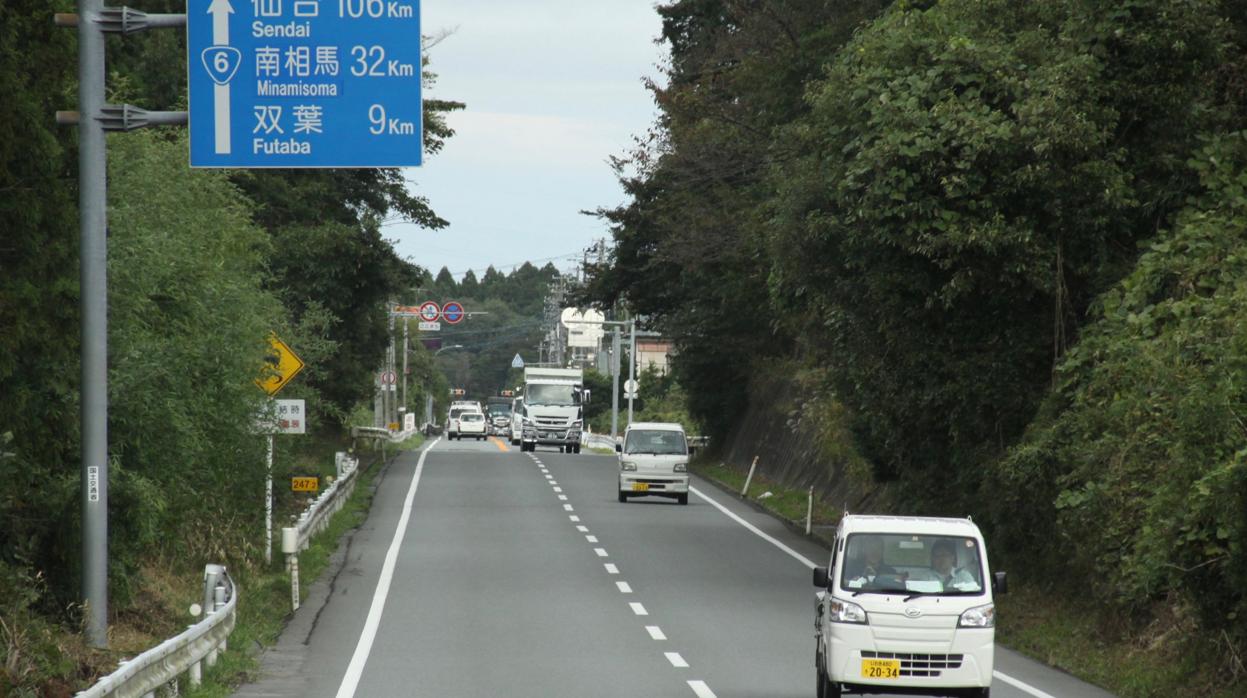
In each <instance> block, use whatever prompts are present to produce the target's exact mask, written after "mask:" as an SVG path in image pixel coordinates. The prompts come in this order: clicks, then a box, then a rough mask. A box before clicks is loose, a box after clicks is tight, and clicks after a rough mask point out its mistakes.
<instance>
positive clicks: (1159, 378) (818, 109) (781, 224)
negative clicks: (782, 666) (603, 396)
mask: <svg viewBox="0 0 1247 698" xmlns="http://www.w3.org/2000/svg"><path fill="white" fill-rule="evenodd" d="M658 11H659V13H660V14H661V16H662V19H663V32H662V37H661V39H662V42H663V43H664V44H665V46H666V47H667V48H669V49H670V52H671V56H670V62H669V63H667V64H664V66H663V67H662V72H663V75H662V76H661V79H655V80H654V82H653V83H652V85H651V87H652V92H653V94H654V97H655V100H656V102H657V104H658V107H659V109H660V115H659V117H658V120H657V122H656V123H655V125H654V127H653V129H652V130H651V132H649V133H648V134H645V135H643V136H642V137H641V138H640V139H639V145H638V147H637V149H636V150H635V151H634V152H632V153H629V154H627V155H626V156H624V157H621V158H620V159H619V160H618V161H617V166H618V171H619V175H620V181H621V182H622V184H623V186H624V187H625V188H626V190H627V193H628V195H629V200H628V201H627V202H626V203H625V204H624V205H622V206H619V207H617V208H610V209H603V210H601V211H599V212H598V213H599V215H600V216H601V217H603V218H604V219H605V220H606V221H607V222H608V223H610V224H611V226H612V228H613V236H614V243H615V244H614V249H613V251H612V254H611V257H610V258H609V259H608V260H607V261H606V262H605V263H604V264H601V265H598V266H597V267H596V268H594V269H592V273H591V274H590V279H589V282H588V284H587V286H586V288H585V289H584V291H583V298H584V300H585V301H586V302H594V303H597V304H598V305H599V306H600V307H612V306H616V305H618V304H624V305H626V306H627V307H628V308H630V309H631V310H632V311H633V312H634V313H637V314H638V315H640V316H642V317H644V318H646V319H647V321H648V323H649V325H650V326H651V327H652V328H655V329H659V330H661V331H663V332H664V333H665V334H667V335H669V336H671V337H673V338H674V339H675V341H676V344H677V355H676V357H675V371H676V377H677V379H678V382H679V384H680V386H681V388H682V389H683V390H684V391H686V393H687V404H688V408H689V412H690V415H691V417H692V418H693V419H695V420H698V421H699V422H700V423H701V424H702V425H704V428H705V430H706V432H707V433H708V434H709V435H710V436H712V437H713V438H714V439H715V443H717V444H718V445H719V446H720V448H721V449H723V450H724V451H726V450H727V449H729V448H730V447H731V445H732V444H733V443H736V442H737V439H735V438H734V437H736V436H738V435H740V434H741V433H742V429H745V428H748V427H749V425H748V424H745V423H744V418H745V416H746V415H747V414H750V415H756V414H757V413H758V412H759V410H761V409H763V408H767V407H768V406H770V407H773V408H774V409H777V410H790V411H791V413H792V417H791V419H789V420H788V424H787V425H786V426H785V429H787V430H790V431H792V432H793V433H797V432H800V434H801V435H802V436H801V438H803V439H805V440H807V441H809V442H811V443H815V444H816V445H817V449H816V450H820V451H823V452H824V455H822V456H820V457H818V458H812V459H811V460H812V462H811V465H809V466H808V467H807V469H806V475H805V477H804V480H803V481H802V482H796V481H795V480H793V481H789V482H787V483H786V484H787V485H788V486H791V487H796V488H797V489H801V488H803V487H804V486H806V485H808V484H818V485H819V487H820V489H821V490H822V491H823V492H824V493H825V494H826V495H827V496H828V497H833V496H835V495H836V493H837V492H840V491H843V490H844V489H845V488H850V489H854V490H855V491H862V490H865V491H867V492H874V493H876V494H875V495H874V496H871V497H866V498H863V499H864V501H867V502H868V506H867V509H868V510H874V511H885V510H886V511H892V512H901V513H914V514H957V515H964V514H967V513H971V514H973V515H974V518H975V520H976V521H978V522H979V523H980V525H981V526H983V527H984V529H985V533H986V535H987V536H988V539H989V540H991V541H992V543H993V551H994V553H995V554H994V559H995V561H996V562H997V563H998V564H1000V565H1001V566H1002V567H1006V568H1008V569H1009V570H1010V571H1011V572H1013V573H1014V575H1015V576H1014V579H1016V580H1019V581H1020V584H1018V587H1019V589H1020V590H1021V593H1019V594H1018V595H1017V596H1016V597H1014V598H1015V599H1019V600H1018V601H1003V602H1002V604H1003V605H1004V608H1005V610H1006V613H1003V614H1002V619H1004V620H1003V621H1002V622H1003V623H1004V625H1006V626H1008V630H1006V631H1004V632H1003V633H1002V637H1003V638H1005V639H1006V641H1010V642H1014V643H1015V644H1016V645H1017V646H1018V647H1020V648H1022V649H1024V650H1027V651H1030V652H1032V653H1033V654H1035V655H1036V656H1038V657H1039V658H1040V659H1045V660H1051V661H1053V662H1054V663H1057V664H1058V665H1060V666H1063V667H1064V668H1067V669H1069V670H1071V671H1073V672H1075V673H1077V674H1079V675H1081V676H1085V677H1087V678H1089V679H1091V680H1093V681H1096V682H1099V683H1102V684H1104V685H1107V686H1110V687H1113V688H1115V689H1117V690H1120V691H1121V692H1122V693H1123V694H1125V695H1136V696H1146V695H1164V694H1176V693H1180V694H1182V695H1218V693H1217V691H1218V690H1221V691H1223V692H1224V691H1226V690H1228V691H1230V692H1235V691H1237V692H1241V690H1242V687H1243V686H1244V684H1245V682H1247V668H1245V667H1244V664H1243V658H1244V657H1247V622H1244V614H1245V613H1247V593H1245V592H1244V589H1247V579H1245V578H1244V575H1247V550H1244V546H1245V545H1247V463H1245V462H1244V461H1245V458H1247V428H1245V427H1244V424H1245V423H1247V404H1244V394H1243V391H1242V385H1243V384H1244V380H1245V379H1247V375H1244V366H1247V363H1245V359H1247V343H1245V342H1244V336H1243V332H1244V328H1245V327H1247V315H1245V314H1244V313H1245V312H1247V311H1244V308H1245V307H1247V306H1245V305H1244V304H1243V300H1244V299H1243V297H1242V296H1243V289H1244V286H1243V281H1242V280H1243V278H1244V271H1245V270H1244V269H1242V268H1241V267H1242V260H1243V259H1244V258H1245V256H1244V244H1245V243H1244V240H1247V235H1245V233H1247V230H1244V224H1245V222H1247V214H1245V212H1247V206H1245V204H1247V201H1245V200H1244V194H1243V191H1244V186H1245V185H1247V147H1245V143H1247V140H1245V138H1247V136H1245V135H1244V132H1243V131H1242V128H1243V124H1244V123H1245V121H1244V116H1245V108H1247V17H1245V16H1244V15H1243V13H1242V12H1241V7H1239V3H1235V2H1230V1H1228V0H1197V1H1195V2H1184V3H1173V2H1170V1H1169V0H1129V1H1128V2H1121V1H1120V0H1091V1H1086V0H1054V1H1053V2H1030V3H1027V2H1012V1H1010V0H986V1H983V0H943V1H940V2H936V1H934V0H904V1H902V0H897V1H895V2H889V1H887V0H839V1H837V2H823V1H822V0H775V1H773V2H766V3H756V2H745V1H742V0H678V1H674V2H667V3H664V4H662V5H660V6H659V7H658ZM775 367H783V368H782V370H785V371H787V372H788V373H789V374H790V376H791V378H789V379H787V380H786V381H778V380H774V379H773V378H767V377H765V374H766V373H767V372H768V371H770V370H775ZM759 376H763V377H764V378H765V380H763V379H760V378H759ZM760 386H761V388H765V389H766V390H762V389H760ZM789 387H790V388H792V389H791V390H789V389H788V388H789ZM768 391H769V392H768ZM755 421H758V420H755ZM759 438H760V437H759ZM736 455H737V458H736V460H735V462H733V465H734V466H735V467H736V468H738V469H743V468H745V467H747V465H748V460H747V458H748V456H745V459H744V462H740V461H741V460H742V459H741V458H740V456H742V455H743V454H736ZM820 469H821V470H820ZM850 485H851V487H850ZM1022 580H1025V581H1022ZM1074 598H1079V599H1085V600H1086V603H1083V602H1079V603H1078V604H1074V603H1073V602H1072V601H1070V602H1067V601H1064V600H1065V599H1074ZM1008 604H1016V606H1014V608H1018V609H1024V612H1018V613H1017V614H1015V615H1012V616H1010V614H1009V613H1007V611H1008V610H1009V605H1008ZM1080 616H1085V622H1071V620H1070V619H1075V618H1079V617H1080ZM1067 633H1075V634H1077V637H1076V638H1075V640H1074V642H1073V645H1075V646H1084V647H1089V646H1092V645H1096V644H1099V645H1102V646H1103V651H1097V652H1060V651H1056V650H1055V648H1056V645H1057V644H1058V643H1059V642H1060V641H1063V640H1065V639H1066V634H1067ZM1175 658H1177V659H1180V661H1173V660H1174V659H1175ZM1209 677H1214V678H1213V679H1210V678H1209ZM1217 684H1219V685H1220V686H1221V687H1222V688H1218V687H1217ZM1180 686H1181V687H1182V688H1181V689H1180V690H1179V688H1178V687H1180ZM1225 686H1229V687H1230V688H1228V689H1227V688H1224V687H1225Z"/></svg>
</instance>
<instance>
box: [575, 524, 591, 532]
mask: <svg viewBox="0 0 1247 698" xmlns="http://www.w3.org/2000/svg"><path fill="white" fill-rule="evenodd" d="M576 530H577V531H580V532H581V533H588V532H589V527H588V526H577V527H576Z"/></svg>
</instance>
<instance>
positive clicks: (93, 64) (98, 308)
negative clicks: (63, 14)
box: [78, 0, 108, 647]
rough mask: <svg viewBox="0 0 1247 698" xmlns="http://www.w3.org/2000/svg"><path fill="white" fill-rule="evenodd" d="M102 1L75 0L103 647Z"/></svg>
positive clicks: (94, 564)
mask: <svg viewBox="0 0 1247 698" xmlns="http://www.w3.org/2000/svg"><path fill="white" fill-rule="evenodd" d="M103 7H104V2H103V0H78V17H79V24H78V113H79V115H80V118H79V120H78V180H79V185H78V187H79V188H78V215H79V226H80V239H79V254H80V257H81V260H80V264H81V269H80V271H79V275H80V282H79V283H80V284H81V285H80V292H79V296H80V299H81V300H80V302H81V304H82V320H81V322H82V406H81V409H82V600H83V602H84V603H85V605H86V614H87V618H86V621H87V628H86V630H87V642H88V643H89V644H90V645H91V646H93V647H107V646H108V247H107V238H106V235H107V229H108V218H107V213H106V207H107V205H108V190H107V184H106V182H107V169H108V163H107V157H108V156H107V150H106V147H105V134H104V127H103V123H102V122H101V121H100V119H99V115H100V113H101V112H102V110H103V108H104V102H105V93H104V84H105V83H104V79H105V77H104V32H103V31H102V30H101V28H100V26H101V25H100V17H99V15H100V12H101V10H103Z"/></svg>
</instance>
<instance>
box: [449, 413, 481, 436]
mask: <svg viewBox="0 0 1247 698" xmlns="http://www.w3.org/2000/svg"><path fill="white" fill-rule="evenodd" d="M487 430H488V426H487V422H486V421H485V415H484V414H482V413H480V412H464V413H463V414H461V415H459V429H458V431H457V432H456V434H455V435H454V436H452V438H454V437H455V436H457V437H458V438H459V439H462V438H463V437H465V436H474V437H476V440H477V441H480V440H481V439H484V438H485V437H487V436H489V432H488V431H487Z"/></svg>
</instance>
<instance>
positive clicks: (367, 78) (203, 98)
mask: <svg viewBox="0 0 1247 698" xmlns="http://www.w3.org/2000/svg"><path fill="white" fill-rule="evenodd" d="M186 33H187V51H188V53H189V56H188V57H187V58H188V60H187V66H188V70H189V73H190V75H189V79H190V108H189V111H190V151H191V152H190V164H191V167H247V168H250V167H416V166H419V165H420V164H421V162H422V160H423V151H424V124H423V101H422V96H421V84H420V82H421V64H420V58H421V55H420V0H188V2H187V23H186Z"/></svg>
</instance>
